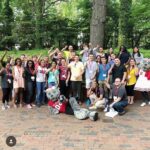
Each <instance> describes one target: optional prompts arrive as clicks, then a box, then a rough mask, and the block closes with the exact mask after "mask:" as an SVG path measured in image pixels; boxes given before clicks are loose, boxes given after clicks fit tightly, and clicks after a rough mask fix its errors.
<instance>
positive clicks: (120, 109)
mask: <svg viewBox="0 0 150 150" xmlns="http://www.w3.org/2000/svg"><path fill="white" fill-rule="evenodd" d="M127 105H128V101H127V100H123V101H119V102H117V103H115V104H114V105H113V108H114V109H115V110H116V111H117V112H118V113H122V112H124V108H125V107H126V106H127Z"/></svg>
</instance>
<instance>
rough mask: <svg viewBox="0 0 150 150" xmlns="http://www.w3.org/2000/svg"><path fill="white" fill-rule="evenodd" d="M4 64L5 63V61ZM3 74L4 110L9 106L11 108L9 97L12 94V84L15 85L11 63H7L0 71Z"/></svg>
mask: <svg viewBox="0 0 150 150" xmlns="http://www.w3.org/2000/svg"><path fill="white" fill-rule="evenodd" d="M3 64H4V63H3ZM0 76H1V79H2V80H1V87H2V93H3V96H2V103H3V105H2V110H5V109H7V108H10V106H9V97H10V95H11V91H12V86H13V76H12V70H11V67H10V63H8V62H7V63H6V64H5V65H4V68H2V69H1V71H0Z"/></svg>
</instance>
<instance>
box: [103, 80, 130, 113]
mask: <svg viewBox="0 0 150 150" xmlns="http://www.w3.org/2000/svg"><path fill="white" fill-rule="evenodd" d="M105 84H106V85H107V87H108V88H110V89H111V88H112V94H113V102H112V103H111V104H110V105H109V107H110V108H114V110H115V111H117V112H118V114H119V115H124V114H125V113H126V111H125V110H124V108H125V107H126V106H127V105H128V98H127V94H126V90H125V86H124V85H122V84H121V79H120V78H116V79H115V82H114V84H113V85H112V87H111V86H110V85H109V84H108V83H105Z"/></svg>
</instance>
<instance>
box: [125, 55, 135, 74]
mask: <svg viewBox="0 0 150 150" xmlns="http://www.w3.org/2000/svg"><path fill="white" fill-rule="evenodd" d="M131 60H133V61H134V62H135V64H136V61H135V59H134V58H130V59H129V61H128V66H127V72H128V71H129V70H130V67H131V66H130V61H131Z"/></svg>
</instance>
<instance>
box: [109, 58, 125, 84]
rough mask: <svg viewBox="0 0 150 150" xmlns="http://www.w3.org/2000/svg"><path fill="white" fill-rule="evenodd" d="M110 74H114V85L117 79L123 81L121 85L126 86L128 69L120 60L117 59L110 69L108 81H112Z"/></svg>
mask: <svg viewBox="0 0 150 150" xmlns="http://www.w3.org/2000/svg"><path fill="white" fill-rule="evenodd" d="M110 73H112V82H113V83H114V81H115V79H116V78H120V79H121V83H122V84H125V80H126V75H127V69H126V67H125V66H124V65H122V64H121V62H120V59H119V58H117V57H116V58H115V64H114V65H113V66H112V67H111V68H110V70H109V75H108V80H109V79H110Z"/></svg>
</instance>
